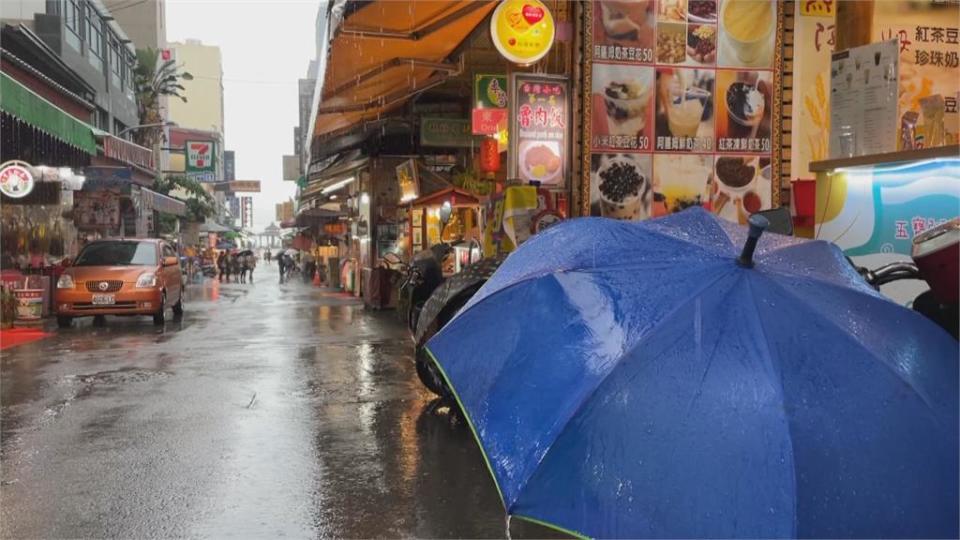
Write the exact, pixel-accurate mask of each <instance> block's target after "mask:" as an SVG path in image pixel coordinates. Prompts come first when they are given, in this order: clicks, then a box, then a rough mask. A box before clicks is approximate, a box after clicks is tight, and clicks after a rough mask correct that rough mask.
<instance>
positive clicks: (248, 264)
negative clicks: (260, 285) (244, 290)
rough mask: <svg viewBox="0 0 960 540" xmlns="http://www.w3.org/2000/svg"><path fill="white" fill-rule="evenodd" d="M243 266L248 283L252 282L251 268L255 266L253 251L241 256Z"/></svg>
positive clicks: (255, 259)
mask: <svg viewBox="0 0 960 540" xmlns="http://www.w3.org/2000/svg"><path fill="white" fill-rule="evenodd" d="M243 266H244V271H245V272H246V274H247V278H248V279H249V280H250V283H253V269H254V268H256V267H257V256H256V255H254V254H253V253H250V254H248V255H247V256H246V257H244V258H243Z"/></svg>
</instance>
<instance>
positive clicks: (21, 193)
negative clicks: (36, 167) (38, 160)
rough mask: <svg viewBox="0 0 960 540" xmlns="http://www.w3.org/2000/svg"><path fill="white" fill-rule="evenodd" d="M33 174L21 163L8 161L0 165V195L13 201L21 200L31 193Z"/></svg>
mask: <svg viewBox="0 0 960 540" xmlns="http://www.w3.org/2000/svg"><path fill="white" fill-rule="evenodd" d="M33 185H34V180H33V173H32V172H30V165H29V164H27V163H25V162H23V161H8V162H6V163H4V164H3V165H0V193H3V194H4V195H6V196H7V197H11V198H13V199H22V198H23V197H26V196H27V195H29V194H30V192H31V191H33Z"/></svg>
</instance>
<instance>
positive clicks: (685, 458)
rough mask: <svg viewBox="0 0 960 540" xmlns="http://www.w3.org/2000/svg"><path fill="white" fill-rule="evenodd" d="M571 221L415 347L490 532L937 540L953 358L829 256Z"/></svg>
mask: <svg viewBox="0 0 960 540" xmlns="http://www.w3.org/2000/svg"><path fill="white" fill-rule="evenodd" d="M746 234H747V233H746V229H744V228H742V227H738V226H736V225H731V224H728V223H725V222H722V221H719V220H717V219H715V218H714V217H713V215H712V214H709V213H707V212H705V211H703V210H701V209H699V208H696V209H690V210H686V211H684V212H681V213H679V214H675V215H672V216H669V217H666V218H663V219H658V220H651V221H646V222H641V223H628V222H620V221H612V220H604V219H592V218H586V219H578V220H572V221H570V222H566V223H562V224H559V225H557V226H556V227H553V228H551V229H549V230H547V231H546V232H544V233H541V234H539V235H536V236H534V237H533V238H531V239H530V240H529V241H528V242H527V243H526V244H524V245H523V246H521V247H520V249H519V250H518V251H516V252H515V253H513V254H512V255H511V256H510V257H508V258H507V260H506V262H504V264H503V265H502V266H501V267H500V269H499V270H498V271H497V273H496V274H495V275H494V276H493V277H492V278H491V279H490V281H488V282H487V283H486V285H484V287H483V288H482V289H480V291H478V292H477V294H476V295H475V296H474V297H473V299H471V301H470V302H469V303H468V304H467V305H466V306H465V307H464V309H463V310H462V311H461V312H460V313H459V314H458V315H457V316H456V317H455V318H454V319H453V320H452V321H451V322H450V323H448V324H447V325H446V326H445V327H444V328H443V329H442V330H441V331H440V332H439V333H438V334H437V335H436V336H434V337H433V338H432V339H431V340H430V341H429V342H428V345H427V346H428V348H429V350H430V353H431V355H432V356H433V360H434V361H435V362H436V363H437V364H438V365H439V366H440V368H441V371H442V372H443V376H444V377H445V378H446V380H447V384H448V385H449V386H450V387H451V389H452V390H453V391H454V393H455V394H456V397H457V399H458V401H459V403H460V407H461V409H462V410H463V411H464V413H465V415H466V416H467V418H468V422H469V424H470V426H471V429H472V430H473V432H474V435H475V436H476V438H477V441H478V443H479V445H480V447H481V449H482V451H483V454H484V458H485V460H486V461H487V465H488V467H489V469H490V471H491V474H492V476H493V478H494V480H495V482H496V485H497V489H498V491H499V492H500V496H501V498H502V500H503V504H504V507H505V508H506V511H507V514H508V515H511V516H514V517H522V518H525V519H528V520H531V521H535V522H539V523H542V524H545V525H548V526H551V527H554V528H557V529H560V530H563V531H566V532H569V533H571V534H574V535H579V536H594V537H633V538H676V537H685V538H703V537H755V538H774V537H830V538H846V537H871V538H875V537H900V538H905V537H928V538H929V537H947V536H949V537H956V536H957V533H958V531H957V521H958V510H957V506H958V488H957V479H958V464H957V458H958V442H957V440H958V427H957V426H958V412H957V410H958V382H957V377H958V370H957V352H958V351H957V342H956V341H954V340H953V339H952V338H950V337H949V336H948V335H947V334H946V333H945V332H944V331H943V330H942V329H940V328H939V327H937V326H935V325H934V324H932V323H930V322H928V321H927V320H926V319H924V318H922V317H921V316H920V315H918V314H916V313H914V312H912V311H910V310H908V309H906V308H903V307H901V306H899V305H896V304H895V303H893V302H891V301H889V300H887V299H885V298H884V297H882V296H880V295H879V294H878V293H877V292H876V291H874V290H873V289H871V288H870V287H869V286H867V285H866V284H865V283H864V282H863V280H862V279H861V277H860V276H859V275H858V274H857V273H856V272H855V271H854V269H853V268H852V267H851V266H850V265H849V263H848V262H847V261H846V259H845V257H844V256H843V254H842V253H841V252H840V250H839V249H837V248H836V246H834V245H832V244H828V243H825V242H812V241H802V240H797V239H793V238H789V237H784V236H778V235H774V234H767V235H764V236H763V237H762V238H760V241H759V245H758V247H757V249H756V256H755V259H754V262H755V265H754V266H753V267H752V268H750V267H747V266H748V265H741V264H738V262H737V258H738V255H739V254H740V251H741V246H742V245H743V244H744V240H745V238H746Z"/></svg>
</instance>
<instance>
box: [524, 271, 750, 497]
mask: <svg viewBox="0 0 960 540" xmlns="http://www.w3.org/2000/svg"><path fill="white" fill-rule="evenodd" d="M734 271H736V267H733V268H730V269H729V270H728V271H727V272H724V273H721V274H720V275H719V276H718V277H717V278H715V279H713V280H712V281H709V282H707V283H706V284H705V285H704V286H702V287H700V288H699V289H697V290H696V292H695V293H693V294H691V295H690V296H688V297H687V298H685V299H684V300H683V301H682V302H680V303H678V304H677V305H676V306H675V307H674V308H673V309H671V310H670V311H669V312H667V313H666V314H665V315H664V316H663V318H662V319H660V322H659V323H657V324H656V325H654V326H652V327H650V329H648V330H647V333H646V335H644V336H643V338H641V339H640V340H639V341H637V342H636V343H634V344H633V346H632V347H630V349H629V350H628V351H626V352H625V353H624V354H623V355H621V356H620V358H621V359H623V358H626V357H628V356H629V355H630V354H632V353H633V352H634V351H635V350H637V348H638V347H640V346H641V345H643V344H644V343H646V342H647V341H648V340H649V339H650V338H651V337H652V336H653V334H654V330H656V329H657V328H658V327H659V326H660V325H661V324H663V322H664V321H665V320H667V319H669V318H671V317H673V315H675V314H676V313H677V312H678V311H680V310H681V309H682V308H684V307H686V306H688V305H689V304H690V303H691V302H693V301H694V300H696V299H697V298H699V297H700V295H701V294H703V292H704V291H706V290H707V289H708V288H709V287H711V286H712V285H714V284H715V283H717V282H718V281H720V280H721V279H723V278H725V277H727V276H729V275H730V274H732V273H733V272H734ZM621 365H622V364H621V363H620V362H617V364H616V365H615V366H613V368H611V369H610V371H609V372H607V374H606V375H604V377H603V379H601V380H600V382H599V383H598V384H597V385H596V386H594V387H593V389H591V390H590V392H589V393H588V394H587V395H586V396H584V398H583V399H582V400H580V402H579V403H577V406H576V408H575V409H574V410H573V413H571V414H570V416H568V417H567V418H566V419H565V421H564V424H563V427H562V428H561V429H560V431H558V432H557V434H556V435H555V436H554V437H553V439H552V440H551V441H550V445H549V446H547V450H546V451H545V452H544V453H543V455H542V456H540V459H538V460H537V463H536V466H535V467H533V473H535V472H536V470H537V469H538V468H539V467H540V465H541V464H542V463H543V460H545V459H546V458H547V454H549V453H550V450H552V449H553V444H554V443H555V442H557V439H559V438H560V436H561V435H563V434H564V432H566V430H567V426H569V425H570V421H571V420H573V419H574V418H576V416H577V415H578V414H579V413H580V411H581V410H582V409H583V407H584V405H585V404H586V403H588V402H589V401H590V400H592V399H593V396H594V395H596V393H597V391H598V390H599V389H600V387H601V386H603V384H604V382H606V381H607V379H609V378H610V375H611V374H612V373H613V372H614V371H615V370H616V369H617V368H618V367H620V366H621ZM533 473H531V474H530V476H527V477H526V478H525V479H524V480H523V483H522V484H520V485H519V486H517V490H516V491H517V499H519V496H520V493H521V492H522V491H523V489H524V488H525V487H526V486H527V482H529V481H530V478H531V477H532V476H533ZM513 502H514V503H515V502H516V500H514V501H513ZM509 512H510V510H509V508H508V509H507V513H509Z"/></svg>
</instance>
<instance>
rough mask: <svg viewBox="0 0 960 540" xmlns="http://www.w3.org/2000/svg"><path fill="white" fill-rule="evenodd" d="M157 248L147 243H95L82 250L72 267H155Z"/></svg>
mask: <svg viewBox="0 0 960 540" xmlns="http://www.w3.org/2000/svg"><path fill="white" fill-rule="evenodd" d="M156 264H157V248H156V246H154V245H153V244H151V243H148V242H96V243H93V244H90V245H88V246H87V247H85V248H83V251H81V252H80V255H78V256H77V260H76V262H74V266H156Z"/></svg>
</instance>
